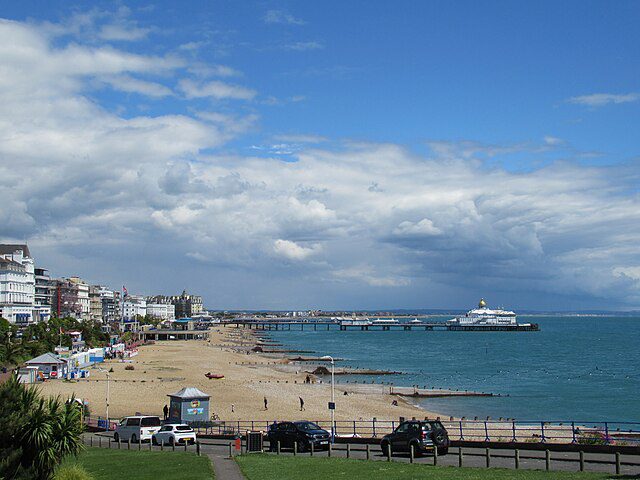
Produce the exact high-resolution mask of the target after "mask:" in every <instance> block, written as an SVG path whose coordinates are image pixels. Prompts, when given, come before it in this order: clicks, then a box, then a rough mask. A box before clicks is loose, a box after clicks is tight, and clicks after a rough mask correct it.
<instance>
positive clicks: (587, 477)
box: [236, 454, 615, 480]
mask: <svg viewBox="0 0 640 480" xmlns="http://www.w3.org/2000/svg"><path fill="white" fill-rule="evenodd" d="M236 461H237V462H238V464H239V465H240V469H241V470H242V472H243V473H244V474H245V476H246V477H247V479H248V480H271V479H274V480H275V479H277V480H298V479H301V478H303V479H304V480H316V479H317V480H320V479H334V478H344V479H348V480H358V479H365V480H378V479H381V480H382V479H384V480H389V479H394V480H409V479H423V478H424V479H438V480H448V479H456V480H457V479H466V480H476V479H477V480H488V479H491V480H493V479H496V480H500V479H504V480H508V479H522V480H537V479H544V480H548V479H558V480H569V479H582V480H596V479H606V478H612V477H611V475H607V474H599V473H577V472H576V473H573V472H543V471H536V470H517V471H516V470H506V469H501V468H490V469H481V468H457V467H434V466H431V465H419V464H413V465H411V464H407V463H395V462H390V463H387V462H378V461H366V460H348V459H346V458H345V459H343V458H310V457H296V458H293V457H288V456H287V457H284V456H276V455H267V454H264V455H260V454H251V455H242V456H238V457H236ZM613 478H615V477H613Z"/></svg>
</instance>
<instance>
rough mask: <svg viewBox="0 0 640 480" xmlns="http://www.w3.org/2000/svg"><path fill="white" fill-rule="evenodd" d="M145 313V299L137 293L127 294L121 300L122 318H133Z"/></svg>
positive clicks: (126, 319)
mask: <svg viewBox="0 0 640 480" xmlns="http://www.w3.org/2000/svg"><path fill="white" fill-rule="evenodd" d="M146 314H147V301H146V300H145V298H144V297H141V296H138V295H127V296H125V297H124V299H123V300H122V320H124V321H125V322H126V321H128V320H129V321H130V320H135V319H136V318H137V317H138V316H140V317H144V316H145V315H146Z"/></svg>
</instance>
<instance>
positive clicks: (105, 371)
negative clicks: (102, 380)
mask: <svg viewBox="0 0 640 480" xmlns="http://www.w3.org/2000/svg"><path fill="white" fill-rule="evenodd" d="M98 370H100V371H101V372H104V373H106V374H107V432H108V431H109V377H110V376H109V371H108V370H105V369H104V368H99V369H98Z"/></svg>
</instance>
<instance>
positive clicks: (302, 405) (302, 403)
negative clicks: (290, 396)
mask: <svg viewBox="0 0 640 480" xmlns="http://www.w3.org/2000/svg"><path fill="white" fill-rule="evenodd" d="M298 398H299V399H300V411H303V410H304V400H303V399H302V397H298Z"/></svg>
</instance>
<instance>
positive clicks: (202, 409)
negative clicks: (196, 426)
mask: <svg viewBox="0 0 640 480" xmlns="http://www.w3.org/2000/svg"><path fill="white" fill-rule="evenodd" d="M167 396H168V397H169V399H170V404H169V420H170V421H172V422H181V423H189V422H206V421H208V420H209V398H211V397H210V395H207V394H206V393H204V392H203V391H201V390H199V389H197V388H196V387H185V388H183V389H182V390H180V391H178V392H176V393H173V394H169V395H167Z"/></svg>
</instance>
